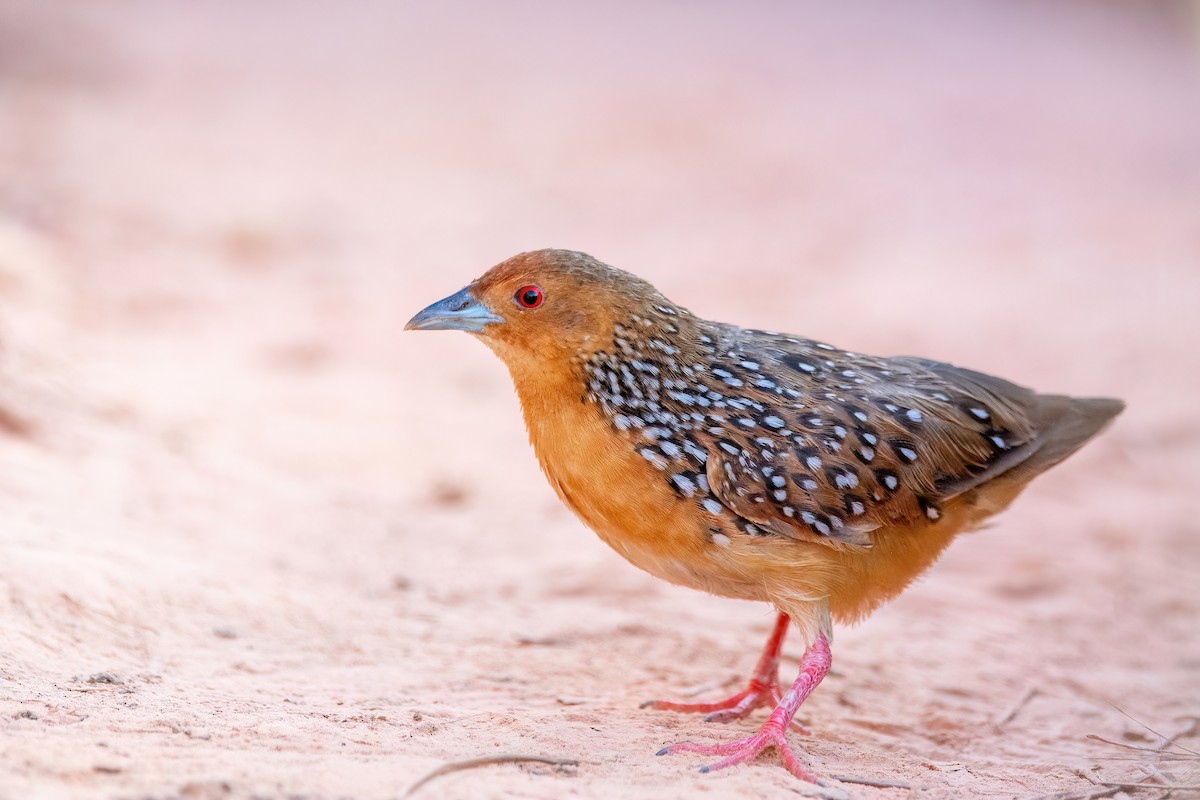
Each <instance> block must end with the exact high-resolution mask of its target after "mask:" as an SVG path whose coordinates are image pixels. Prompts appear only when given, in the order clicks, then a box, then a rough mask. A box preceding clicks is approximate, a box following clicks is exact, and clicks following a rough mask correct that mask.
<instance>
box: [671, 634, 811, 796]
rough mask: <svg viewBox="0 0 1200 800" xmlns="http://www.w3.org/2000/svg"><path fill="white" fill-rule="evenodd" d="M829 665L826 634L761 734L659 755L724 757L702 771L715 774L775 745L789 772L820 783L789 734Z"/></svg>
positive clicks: (680, 747)
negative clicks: (791, 725) (795, 748)
mask: <svg viewBox="0 0 1200 800" xmlns="http://www.w3.org/2000/svg"><path fill="white" fill-rule="evenodd" d="M829 665H830V654H829V641H828V639H826V638H825V636H824V635H823V634H822V635H818V636H817V638H816V640H815V641H814V642H813V643H812V645H810V646H809V648H808V650H807V651H805V653H804V658H803V659H802V660H801V662H800V674H799V675H797V676H796V682H795V683H793V684H792V688H791V689H788V691H787V693H785V694H784V695H783V697H781V698H780V699H779V703H778V705H776V706H775V710H774V711H772V712H771V716H770V717H768V718H767V721H766V722H765V723H764V724H763V726H762V728H761V729H760V730H759V732H758V733H756V734H755V735H753V736H751V737H749V738H746V739H740V740H738V741H736V742H731V743H729V744H718V745H700V744H692V743H691V742H680V743H679V744H673V745H670V746H668V747H664V748H663V749H662V750H659V751H658V755H660V756H665V755H667V754H668V753H678V752H686V753H703V754H704V755H710V756H723V758H722V759H721V760H720V761H718V762H716V763H715V764H709V765H708V766H706V767H704V768H703V769H701V770H700V771H701V772H712V771H713V770H715V769H725V767H732V766H733V765H735V764H744V763H745V762H747V761H749V760H750V759H752V758H754V757H755V756H757V755H758V754H759V753H761V752H762V751H763V750H765V749H766V748H768V747H770V746H771V745H774V746H775V747H777V748H779V757H780V758H782V759H783V765H784V766H785V767H787V770H788V772H790V773H792V774H793V775H795V776H796V777H797V778H799V779H800V780H802V781H808V782H809V783H819V781H817V779H816V778H814V777H813V776H812V774H811V773H809V772H808V770H806V769H805V768H804V767H803V766H801V764H800V759H798V758H797V757H796V754H795V753H793V752H792V748H791V746H790V745H789V744H788V742H787V736H786V734H787V729H788V725H789V724H791V721H792V718H793V717H795V716H796V711H797V709H799V708H800V705H801V703H803V702H804V700H805V699H806V698H807V697H808V695H809V694H811V693H812V690H813V689H815V688H816V686H817V684H818V683H820V682H821V679H822V678H824V677H825V675H826V674H827V673H828V672H829ZM751 686H752V687H753V681H751ZM735 696H736V695H735ZM731 699H732V698H731Z"/></svg>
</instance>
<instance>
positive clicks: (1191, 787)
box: [1100, 781, 1200, 792]
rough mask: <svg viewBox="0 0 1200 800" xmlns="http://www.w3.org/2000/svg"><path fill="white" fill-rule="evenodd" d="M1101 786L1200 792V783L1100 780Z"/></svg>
mask: <svg viewBox="0 0 1200 800" xmlns="http://www.w3.org/2000/svg"><path fill="white" fill-rule="evenodd" d="M1100 785H1101V786H1115V787H1116V788H1118V789H1161V790H1163V791H1165V792H1200V783H1193V784H1181V783H1129V782H1127V781H1100Z"/></svg>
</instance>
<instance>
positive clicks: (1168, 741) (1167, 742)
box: [1105, 700, 1200, 757]
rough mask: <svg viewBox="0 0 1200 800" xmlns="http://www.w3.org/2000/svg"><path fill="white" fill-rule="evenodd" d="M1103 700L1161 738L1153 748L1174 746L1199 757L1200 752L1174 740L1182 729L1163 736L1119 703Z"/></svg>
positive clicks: (1180, 734) (1181, 734) (1181, 733)
mask: <svg viewBox="0 0 1200 800" xmlns="http://www.w3.org/2000/svg"><path fill="white" fill-rule="evenodd" d="M1105 702H1107V703H1108V704H1109V705H1110V706H1112V707H1113V708H1115V709H1116V710H1117V711H1119V712H1121V713H1122V714H1123V715H1124V716H1126V717H1127V718H1129V719H1130V720H1132V721H1133V722H1134V723H1135V724H1137V725H1138V726H1140V727H1142V728H1145V729H1146V730H1148V731H1150V732H1151V733H1153V734H1154V735H1155V736H1157V737H1158V738H1159V739H1161V740H1162V743H1161V744H1160V745H1159V747H1158V748H1155V749H1166V748H1168V747H1174V748H1176V749H1178V750H1182V751H1183V752H1185V753H1188V754H1189V755H1193V756H1197V757H1200V753H1197V752H1196V751H1195V750H1189V749H1188V748H1186V747H1184V746H1183V745H1181V744H1179V743H1177V742H1176V741H1175V740H1176V739H1178V738H1179V737H1180V736H1183V735H1185V733H1184V732H1183V731H1181V732H1180V733H1177V734H1175V735H1174V736H1163V735H1162V734H1161V733H1159V732H1158V731H1156V730H1154V728H1151V727H1150V726H1149V725H1147V724H1146V723H1144V722H1142V721H1141V720H1140V719H1138V718H1137V717H1135V716H1133V715H1132V714H1130V713H1129V712H1128V711H1126V710H1125V709H1123V708H1121V707H1120V706H1119V705H1117V704H1116V703H1114V702H1112V701H1111V700H1108V701H1105ZM1184 730H1185V731H1188V730H1189V729H1184Z"/></svg>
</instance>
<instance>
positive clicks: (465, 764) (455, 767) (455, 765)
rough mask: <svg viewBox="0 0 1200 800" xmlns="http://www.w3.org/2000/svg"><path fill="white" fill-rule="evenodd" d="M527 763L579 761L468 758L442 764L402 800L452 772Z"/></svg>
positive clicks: (574, 764) (572, 761)
mask: <svg viewBox="0 0 1200 800" xmlns="http://www.w3.org/2000/svg"><path fill="white" fill-rule="evenodd" d="M526 762H534V763H538V764H549V765H551V766H553V767H577V766H579V761H578V760H576V759H573V758H552V757H550V756H515V755H499V756H483V757H482V758H468V759H466V760H464V761H451V762H449V763H448V764H442V765H441V766H440V767H438V768H437V769H435V770H433V771H431V772H429V773H428V774H426V775H424V776H423V777H422V778H421V779H420V780H418V781H417V782H416V783H414V784H413V785H412V786H409V787H408V789H407V790H405V792H404V794H402V795H400V797H401V798H405V797H412V796H413V795H414V794H416V792H417V790H418V789H420V788H421V787H422V786H424V785H425V784H427V783H429V782H430V781H432V780H434V779H435V778H440V777H442V776H443V775H449V774H450V773H452V772H461V771H462V770H464V769H475V768H476V767H489V766H491V765H493V764H522V763H526Z"/></svg>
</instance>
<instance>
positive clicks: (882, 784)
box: [833, 775, 912, 789]
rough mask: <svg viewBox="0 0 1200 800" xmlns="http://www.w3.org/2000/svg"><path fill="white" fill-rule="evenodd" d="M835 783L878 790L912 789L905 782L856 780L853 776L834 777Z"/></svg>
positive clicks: (870, 779)
mask: <svg viewBox="0 0 1200 800" xmlns="http://www.w3.org/2000/svg"><path fill="white" fill-rule="evenodd" d="M833 779H834V780H835V781H841V782H842V783H857V784H860V785H862V786H874V787H875V788H877V789H910V788H912V787H911V786H909V785H908V784H907V783H905V782H904V781H885V780H877V779H875V778H856V777H855V776H853V775H834V776H833Z"/></svg>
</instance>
